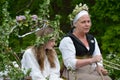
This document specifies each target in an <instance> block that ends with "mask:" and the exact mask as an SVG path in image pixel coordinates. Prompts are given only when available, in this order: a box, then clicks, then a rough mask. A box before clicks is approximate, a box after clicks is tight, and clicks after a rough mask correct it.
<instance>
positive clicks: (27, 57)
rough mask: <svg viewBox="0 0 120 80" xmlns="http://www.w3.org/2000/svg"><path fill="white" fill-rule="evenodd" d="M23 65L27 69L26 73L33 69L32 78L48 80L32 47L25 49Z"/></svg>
mask: <svg viewBox="0 0 120 80" xmlns="http://www.w3.org/2000/svg"><path fill="white" fill-rule="evenodd" d="M21 65H22V69H23V70H24V69H25V70H24V73H26V71H27V70H29V69H31V72H30V76H31V77H32V80H46V79H45V77H44V76H43V75H42V73H41V71H40V67H39V64H38V63H37V60H36V58H35V56H34V54H33V52H32V49H27V50H26V51H25V53H24V54H23V58H22V60H21Z"/></svg>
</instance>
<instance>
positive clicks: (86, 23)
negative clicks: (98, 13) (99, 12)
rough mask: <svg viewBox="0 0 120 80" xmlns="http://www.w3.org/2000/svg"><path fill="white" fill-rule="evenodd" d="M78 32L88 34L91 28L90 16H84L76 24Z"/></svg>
mask: <svg viewBox="0 0 120 80" xmlns="http://www.w3.org/2000/svg"><path fill="white" fill-rule="evenodd" d="M75 26H76V30H77V31H79V32H82V33H88V32H89V30H90V27H91V20H90V16H89V15H83V16H82V17H80V18H79V20H78V21H77V22H76V24H75Z"/></svg>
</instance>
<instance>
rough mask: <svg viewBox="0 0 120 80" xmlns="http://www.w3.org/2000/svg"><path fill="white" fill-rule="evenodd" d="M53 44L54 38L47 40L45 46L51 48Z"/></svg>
mask: <svg viewBox="0 0 120 80" xmlns="http://www.w3.org/2000/svg"><path fill="white" fill-rule="evenodd" d="M54 46H55V40H49V41H48V43H47V45H46V47H47V48H48V49H52V48H53V47H54Z"/></svg>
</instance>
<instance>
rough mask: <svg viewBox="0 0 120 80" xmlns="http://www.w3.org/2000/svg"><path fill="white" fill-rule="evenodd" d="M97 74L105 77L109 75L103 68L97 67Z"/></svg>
mask: <svg viewBox="0 0 120 80" xmlns="http://www.w3.org/2000/svg"><path fill="white" fill-rule="evenodd" d="M96 70H97V72H99V73H100V72H101V73H102V74H103V75H108V71H107V70H106V69H104V68H103V67H100V66H97V67H96Z"/></svg>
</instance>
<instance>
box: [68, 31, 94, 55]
mask: <svg viewBox="0 0 120 80" xmlns="http://www.w3.org/2000/svg"><path fill="white" fill-rule="evenodd" d="M67 36H69V37H70V38H71V39H72V41H73V43H74V46H75V49H76V56H85V55H88V56H91V55H92V54H93V52H94V49H95V40H94V37H93V36H92V35H90V34H86V36H87V40H88V44H89V48H90V49H89V50H88V49H87V48H86V47H85V46H84V44H83V43H82V42H81V41H80V40H79V39H78V38H77V37H76V36H74V35H73V34H72V33H69V34H67Z"/></svg>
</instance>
